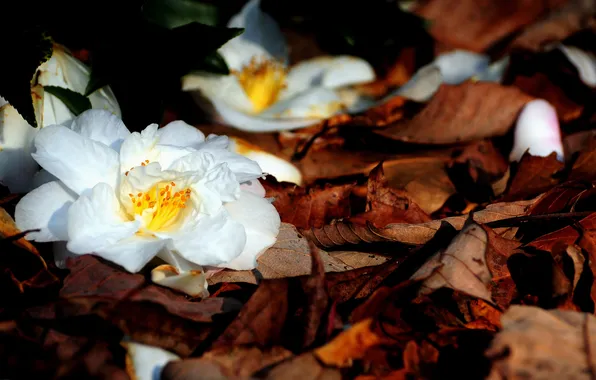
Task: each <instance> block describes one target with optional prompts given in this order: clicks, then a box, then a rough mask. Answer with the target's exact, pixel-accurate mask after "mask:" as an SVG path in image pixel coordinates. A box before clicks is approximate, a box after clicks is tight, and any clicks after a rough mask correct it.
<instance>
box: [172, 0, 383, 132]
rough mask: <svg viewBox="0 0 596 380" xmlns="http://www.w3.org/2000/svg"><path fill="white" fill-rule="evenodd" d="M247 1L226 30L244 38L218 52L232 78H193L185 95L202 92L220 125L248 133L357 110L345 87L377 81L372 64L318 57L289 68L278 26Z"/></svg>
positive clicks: (290, 126)
mask: <svg viewBox="0 0 596 380" xmlns="http://www.w3.org/2000/svg"><path fill="white" fill-rule="evenodd" d="M259 6H260V0H250V1H249V2H248V3H247V4H246V5H245V6H244V8H243V9H242V11H241V12H240V13H239V14H238V15H236V16H234V17H233V18H232V19H231V20H230V22H229V23H228V27H238V28H244V29H245V30H244V33H243V34H241V35H240V36H238V37H236V38H234V39H232V40H230V41H228V42H227V43H226V44H225V45H224V46H222V47H221V48H220V49H219V53H220V54H221V55H222V56H223V57H224V59H225V61H226V63H227V64H228V66H229V68H230V70H231V72H232V74H231V75H227V76H226V75H223V76H222V75H212V74H207V73H204V74H200V75H197V74H193V75H188V76H186V77H185V78H184V79H183V86H182V87H183V90H185V91H193V90H200V92H201V93H202V95H203V96H205V97H206V98H207V99H209V100H210V102H211V103H212V105H213V107H214V109H215V111H216V113H217V114H218V116H219V117H220V118H221V119H222V121H223V122H225V123H227V124H230V125H232V126H234V127H236V128H239V129H242V130H247V131H279V130H290V129H295V128H301V127H305V126H308V125H311V124H316V123H317V122H319V121H320V120H322V119H325V118H328V117H329V116H331V115H333V114H336V113H338V112H340V111H351V110H352V109H353V107H359V105H358V98H357V97H354V96H350V95H351V93H350V92H349V91H347V90H346V89H345V87H346V86H350V85H354V84H359V83H365V82H369V81H372V80H374V79H375V74H374V70H373V69H372V67H371V66H370V64H369V63H368V62H366V61H364V60H362V59H360V58H356V57H351V56H338V57H318V58H315V59H312V60H307V61H303V62H301V63H299V64H298V65H295V66H293V67H291V68H288V67H287V62H288V48H287V46H286V42H285V39H284V37H283V34H282V33H281V30H280V29H279V26H278V25H277V23H276V22H275V20H273V19H272V18H271V17H270V16H269V15H267V14H266V13H264V12H262V11H261V9H260V7H259Z"/></svg>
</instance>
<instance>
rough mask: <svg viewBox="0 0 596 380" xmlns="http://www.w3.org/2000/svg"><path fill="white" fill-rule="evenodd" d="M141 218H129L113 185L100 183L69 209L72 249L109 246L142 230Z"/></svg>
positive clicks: (74, 250)
mask: <svg viewBox="0 0 596 380" xmlns="http://www.w3.org/2000/svg"><path fill="white" fill-rule="evenodd" d="M140 226H141V223H140V222H139V221H136V220H134V221H126V220H125V219H124V217H123V210H122V209H121V206H120V202H119V201H118V198H116V194H115V193H114V189H113V188H112V187H111V186H109V185H108V184H106V183H99V184H97V185H96V186H95V187H94V188H93V191H92V192H91V194H90V195H89V196H87V195H82V196H81V197H79V199H77V201H76V202H74V203H73V204H72V205H71V206H70V209H69V210H68V237H69V239H68V245H67V248H68V250H69V251H72V252H74V253H79V254H85V253H92V252H95V251H98V250H101V249H103V248H106V247H110V246H112V245H114V244H116V243H118V242H119V241H120V240H123V239H126V238H128V237H130V236H132V235H134V234H135V232H137V231H138V230H139V227H140Z"/></svg>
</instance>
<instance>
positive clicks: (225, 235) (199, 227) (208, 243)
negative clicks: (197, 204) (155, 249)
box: [169, 208, 246, 265]
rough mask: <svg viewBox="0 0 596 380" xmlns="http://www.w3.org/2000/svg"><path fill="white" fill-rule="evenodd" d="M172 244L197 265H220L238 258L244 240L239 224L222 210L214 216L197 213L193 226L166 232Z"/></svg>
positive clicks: (242, 228) (244, 234)
mask: <svg viewBox="0 0 596 380" xmlns="http://www.w3.org/2000/svg"><path fill="white" fill-rule="evenodd" d="M169 237H171V238H172V240H173V247H174V249H175V250H176V251H178V253H179V254H180V255H181V256H182V257H184V258H185V259H186V260H188V261H191V262H193V263H195V264H198V265H219V264H223V263H227V262H229V261H231V260H232V259H234V258H236V257H238V256H239V255H240V253H241V252H242V251H243V249H244V245H245V243H246V233H245V231H244V227H243V226H242V224H240V223H238V222H236V221H234V220H232V219H231V218H230V215H229V214H228V212H227V211H226V210H225V209H223V208H222V209H221V211H220V212H219V213H217V214H216V215H200V216H199V217H198V218H197V220H196V221H195V222H194V224H193V225H192V227H191V226H190V225H187V229H186V230H182V231H177V232H176V233H174V234H171V235H169Z"/></svg>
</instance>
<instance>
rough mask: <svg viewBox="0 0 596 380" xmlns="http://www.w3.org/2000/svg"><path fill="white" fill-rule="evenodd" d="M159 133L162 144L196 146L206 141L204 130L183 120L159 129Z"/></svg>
mask: <svg viewBox="0 0 596 380" xmlns="http://www.w3.org/2000/svg"><path fill="white" fill-rule="evenodd" d="M157 135H158V136H159V143H160V144H161V145H173V146H178V147H196V145H198V144H200V143H202V142H203V141H205V135H204V134H203V132H201V131H199V130H198V129H197V128H195V127H193V126H192V125H189V124H187V123H185V122H184V121H182V120H176V121H173V122H171V123H169V124H168V125H166V126H164V127H163V128H160V129H158V130H157Z"/></svg>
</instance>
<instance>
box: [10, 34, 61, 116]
mask: <svg viewBox="0 0 596 380" xmlns="http://www.w3.org/2000/svg"><path fill="white" fill-rule="evenodd" d="M17 29H18V28H17ZM2 44H3V45H2V51H3V52H4V54H5V55H6V56H7V57H5V59H2V60H1V63H0V69H1V70H2V73H3V76H2V80H1V81H0V94H1V95H2V96H3V97H4V98H5V99H6V100H7V101H8V102H9V103H10V104H11V105H12V106H13V107H14V108H16V110H17V111H18V112H19V113H20V114H21V116H23V118H24V119H25V120H26V121H27V122H28V123H29V124H30V125H31V126H33V127H36V126H37V121H36V119H35V109H34V107H33V98H32V97H31V86H32V84H33V82H34V79H35V73H36V71H37V68H38V67H39V65H41V64H42V63H44V62H45V61H47V60H48V59H50V57H51V56H52V40H51V38H50V37H48V36H47V35H45V34H44V33H43V31H41V30H40V29H26V30H20V31H16V30H11V35H10V37H6V38H4V39H3V40H2ZM8 56H10V57H11V58H8Z"/></svg>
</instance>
